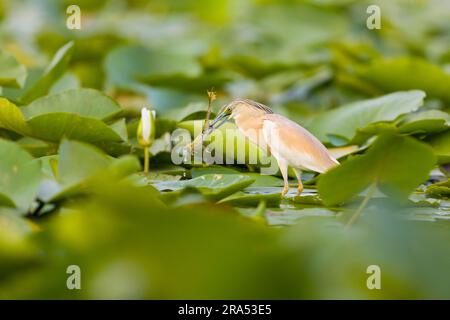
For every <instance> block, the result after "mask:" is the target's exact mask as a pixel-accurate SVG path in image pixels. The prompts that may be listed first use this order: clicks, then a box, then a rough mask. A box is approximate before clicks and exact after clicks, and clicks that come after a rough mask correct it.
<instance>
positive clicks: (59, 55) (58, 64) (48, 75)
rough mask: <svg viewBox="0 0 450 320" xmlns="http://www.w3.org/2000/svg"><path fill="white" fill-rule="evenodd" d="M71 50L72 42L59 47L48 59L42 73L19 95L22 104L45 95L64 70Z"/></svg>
mask: <svg viewBox="0 0 450 320" xmlns="http://www.w3.org/2000/svg"><path fill="white" fill-rule="evenodd" d="M72 51H73V42H72V41H71V42H69V43H67V44H65V45H64V46H63V47H61V48H60V49H59V50H58V51H57V52H56V54H55V55H54V57H53V59H52V61H50V63H49V65H48V66H47V68H46V69H45V70H44V71H43V73H42V74H40V75H39V77H38V78H37V79H36V80H35V81H34V82H33V83H32V84H30V85H28V86H27V87H26V88H25V89H24V91H23V93H21V95H20V97H19V101H20V103H22V104H28V103H30V102H31V101H33V100H34V99H36V98H39V97H42V96H44V95H46V94H47V93H48V92H49V90H50V89H51V87H52V85H53V83H55V82H56V80H58V79H59V78H60V77H61V76H62V75H63V74H64V72H66V68H67V65H68V64H69V60H70V58H71V55H72Z"/></svg>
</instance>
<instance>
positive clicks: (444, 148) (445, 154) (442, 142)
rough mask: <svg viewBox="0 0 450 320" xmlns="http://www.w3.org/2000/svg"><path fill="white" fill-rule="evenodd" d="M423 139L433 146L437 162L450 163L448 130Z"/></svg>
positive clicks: (449, 136)
mask: <svg viewBox="0 0 450 320" xmlns="http://www.w3.org/2000/svg"><path fill="white" fill-rule="evenodd" d="M425 141H426V142H427V143H429V144H430V145H431V147H432V148H433V150H434V152H435V154H436V156H437V157H438V163H439V164H444V163H450V130H447V131H445V132H443V133H439V134H435V135H432V136H430V137H429V138H427V139H426V140H425Z"/></svg>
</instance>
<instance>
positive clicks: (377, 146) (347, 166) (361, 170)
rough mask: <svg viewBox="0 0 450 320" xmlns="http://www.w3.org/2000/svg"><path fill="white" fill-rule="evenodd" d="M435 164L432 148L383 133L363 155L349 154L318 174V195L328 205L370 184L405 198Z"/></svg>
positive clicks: (344, 198) (338, 201)
mask: <svg viewBox="0 0 450 320" xmlns="http://www.w3.org/2000/svg"><path fill="white" fill-rule="evenodd" d="M435 163H436V158H435V156H434V153H433V150H432V149H431V148H430V147H429V146H427V145H426V144H424V143H422V142H418V141H417V140H415V139H413V138H409V137H405V136H398V135H393V134H390V133H386V134H383V135H381V136H379V137H378V138H377V140H376V141H375V142H374V144H373V145H372V146H371V147H370V149H369V150H368V151H367V152H366V153H365V154H364V155H357V156H354V157H350V158H349V159H347V160H346V161H345V162H343V163H342V164H341V165H340V166H338V167H336V168H334V169H332V170H330V171H329V172H327V173H325V174H324V175H323V176H321V177H320V179H319V182H318V190H319V194H320V196H321V197H322V199H323V202H324V203H325V204H326V205H328V206H332V205H337V204H340V203H343V202H345V201H347V200H349V199H351V198H352V197H354V196H355V195H357V194H358V193H360V192H361V191H363V190H364V189H366V188H367V187H368V186H369V185H372V184H375V185H376V186H377V187H378V188H379V189H380V190H381V191H382V192H383V193H385V194H387V195H389V196H393V197H395V198H400V199H404V198H406V197H407V196H408V195H409V193H410V192H412V191H413V190H414V188H415V187H417V186H418V185H419V184H420V183H422V182H424V181H425V180H427V179H428V176H429V172H430V171H431V169H432V168H433V166H434V165H435Z"/></svg>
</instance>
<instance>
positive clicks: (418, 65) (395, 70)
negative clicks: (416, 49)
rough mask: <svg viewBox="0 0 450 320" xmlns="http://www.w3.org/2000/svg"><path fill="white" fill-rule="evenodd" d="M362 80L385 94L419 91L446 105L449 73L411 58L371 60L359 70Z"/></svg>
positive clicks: (448, 93)
mask: <svg viewBox="0 0 450 320" xmlns="http://www.w3.org/2000/svg"><path fill="white" fill-rule="evenodd" d="M360 73H361V75H362V77H363V78H364V79H365V80H367V81H369V82H370V83H372V84H374V85H376V86H377V87H379V88H382V89H383V90H385V91H386V92H392V91H397V90H410V89H420V90H423V91H425V92H426V93H427V94H428V95H429V96H430V97H437V98H441V99H443V100H445V101H447V102H450V74H448V73H446V72H445V71H444V70H443V69H441V68H440V67H439V66H437V65H434V64H432V63H430V62H428V61H425V60H422V59H418V58H412V57H400V58H387V59H380V60H375V61H374V62H373V63H371V64H370V65H369V66H368V67H366V68H363V70H361V71H360Z"/></svg>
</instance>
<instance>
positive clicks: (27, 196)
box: [0, 139, 41, 210]
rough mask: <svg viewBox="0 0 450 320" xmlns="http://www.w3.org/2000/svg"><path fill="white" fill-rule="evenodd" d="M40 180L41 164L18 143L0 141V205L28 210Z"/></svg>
mask: <svg viewBox="0 0 450 320" xmlns="http://www.w3.org/2000/svg"><path fill="white" fill-rule="evenodd" d="M40 179H41V173H40V168H39V163H38V162H37V161H35V160H34V159H33V157H32V156H31V155H30V154H28V153H27V152H26V151H25V150H23V149H22V148H21V147H19V145H17V144H16V143H14V142H10V141H6V140H2V139H0V203H1V204H3V205H8V206H14V207H18V208H20V209H22V210H28V208H29V207H30V205H31V203H32V202H33V200H34V199H35V196H36V192H37V189H38V185H39V182H40Z"/></svg>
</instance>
